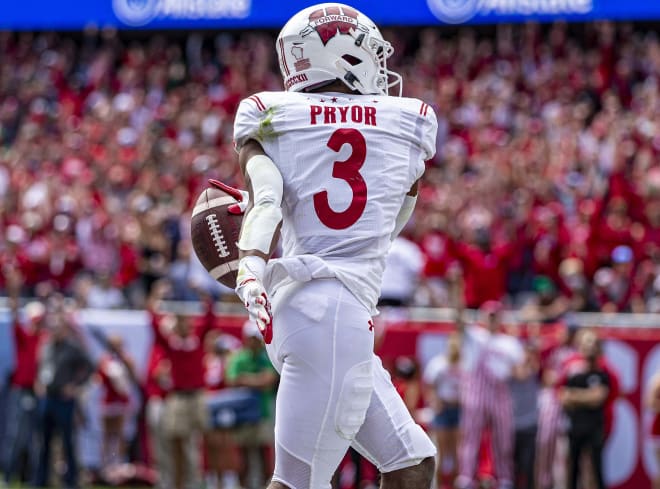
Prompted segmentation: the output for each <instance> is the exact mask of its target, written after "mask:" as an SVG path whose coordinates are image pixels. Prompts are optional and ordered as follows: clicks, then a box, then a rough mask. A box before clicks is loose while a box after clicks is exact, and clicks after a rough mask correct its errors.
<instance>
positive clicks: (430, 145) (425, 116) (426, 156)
mask: <svg viewBox="0 0 660 489" xmlns="http://www.w3.org/2000/svg"><path fill="white" fill-rule="evenodd" d="M413 100H414V101H415V105H413V107H411V108H414V109H416V116H417V122H416V130H415V133H416V137H417V138H418V144H419V147H420V149H421V158H420V160H419V161H414V162H412V163H413V166H412V168H411V172H412V174H411V179H412V181H413V182H416V181H417V180H419V179H420V178H421V176H422V174H423V173H424V170H425V169H426V161H428V160H430V159H431V158H433V157H434V156H435V147H436V146H435V140H436V137H437V135H438V120H437V119H436V116H435V111H434V110H433V108H432V107H431V106H430V105H429V104H427V103H425V102H422V101H420V100H417V99H413ZM417 107H419V108H417Z"/></svg>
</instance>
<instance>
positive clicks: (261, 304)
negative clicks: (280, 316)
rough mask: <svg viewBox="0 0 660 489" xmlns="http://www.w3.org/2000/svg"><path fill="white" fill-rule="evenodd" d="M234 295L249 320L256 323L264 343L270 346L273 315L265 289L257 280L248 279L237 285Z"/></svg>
mask: <svg viewBox="0 0 660 489" xmlns="http://www.w3.org/2000/svg"><path fill="white" fill-rule="evenodd" d="M236 293H237V294H238V296H239V297H240V298H241V300H242V301H243V304H245V307H246V309H247V311H248V314H249V315H250V318H251V319H252V320H253V321H254V322H255V323H257V326H258V327H259V331H261V335H262V336H263V337H264V342H265V343H266V344H267V345H268V344H270V342H271V341H273V314H272V313H271V310H270V300H269V299H268V294H266V289H264V286H263V285H262V284H261V282H260V281H259V280H258V279H256V278H254V277H250V278H247V279H245V280H243V281H242V282H240V283H239V284H238V286H237V287H236Z"/></svg>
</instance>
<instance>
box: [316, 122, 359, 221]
mask: <svg viewBox="0 0 660 489" xmlns="http://www.w3.org/2000/svg"><path fill="white" fill-rule="evenodd" d="M344 144H348V145H350V146H351V154H350V155H349V157H348V158H347V159H345V160H344V161H335V162H334V165H333V167H332V176H333V178H339V179H341V180H344V181H345V182H346V183H348V185H349V186H350V187H351V190H352V191H353V198H352V199H351V202H350V204H349V205H348V207H347V208H346V209H345V210H343V211H341V212H336V211H335V210H333V209H332V207H330V202H328V191H327V190H323V191H322V192H318V193H316V194H314V210H315V211H316V215H317V216H319V219H320V220H321V222H322V223H323V224H325V225H326V226H328V227H329V228H331V229H346V228H348V227H351V226H352V225H353V224H355V223H356V222H357V220H358V219H360V216H361V215H362V213H363V212H364V208H365V207H366V205H367V184H366V183H365V181H364V178H362V175H361V174H360V168H362V165H364V161H365V160H366V158H367V142H366V141H365V139H364V136H363V135H362V133H361V132H360V131H358V130H357V129H337V130H336V131H335V132H333V133H332V136H330V139H329V140H328V148H330V149H331V150H333V151H334V152H336V153H339V151H340V150H341V148H342V147H343V146H344Z"/></svg>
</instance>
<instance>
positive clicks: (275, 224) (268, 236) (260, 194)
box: [238, 139, 284, 263]
mask: <svg viewBox="0 0 660 489" xmlns="http://www.w3.org/2000/svg"><path fill="white" fill-rule="evenodd" d="M238 163H239V165H240V167H241V171H242V172H243V177H244V178H245V184H246V186H247V189H248V193H249V195H250V198H249V204H248V206H247V208H246V210H245V218H244V219H243V226H242V227H241V235H240V239H239V242H238V247H239V258H241V259H242V258H245V257H248V256H255V257H259V258H261V259H262V260H263V261H264V263H265V262H267V261H268V259H269V258H270V255H271V254H272V252H273V251H274V249H275V246H276V245H277V241H278V239H279V231H280V227H281V224H282V208H281V207H282V193H283V186H284V185H283V182H282V175H281V174H280V171H279V170H278V169H277V166H275V163H273V160H271V159H270V158H269V157H268V155H266V152H265V151H264V150H263V148H262V147H261V144H259V143H258V142H257V141H255V140H254V139H250V140H248V141H247V142H246V143H245V144H244V145H243V147H242V148H241V150H240V152H239V154H238Z"/></svg>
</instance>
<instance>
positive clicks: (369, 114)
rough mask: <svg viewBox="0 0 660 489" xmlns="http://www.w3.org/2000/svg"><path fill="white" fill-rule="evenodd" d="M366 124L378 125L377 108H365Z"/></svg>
mask: <svg viewBox="0 0 660 489" xmlns="http://www.w3.org/2000/svg"><path fill="white" fill-rule="evenodd" d="M364 123H365V124H366V125H367V126H375V125H376V107H365V108H364Z"/></svg>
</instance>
